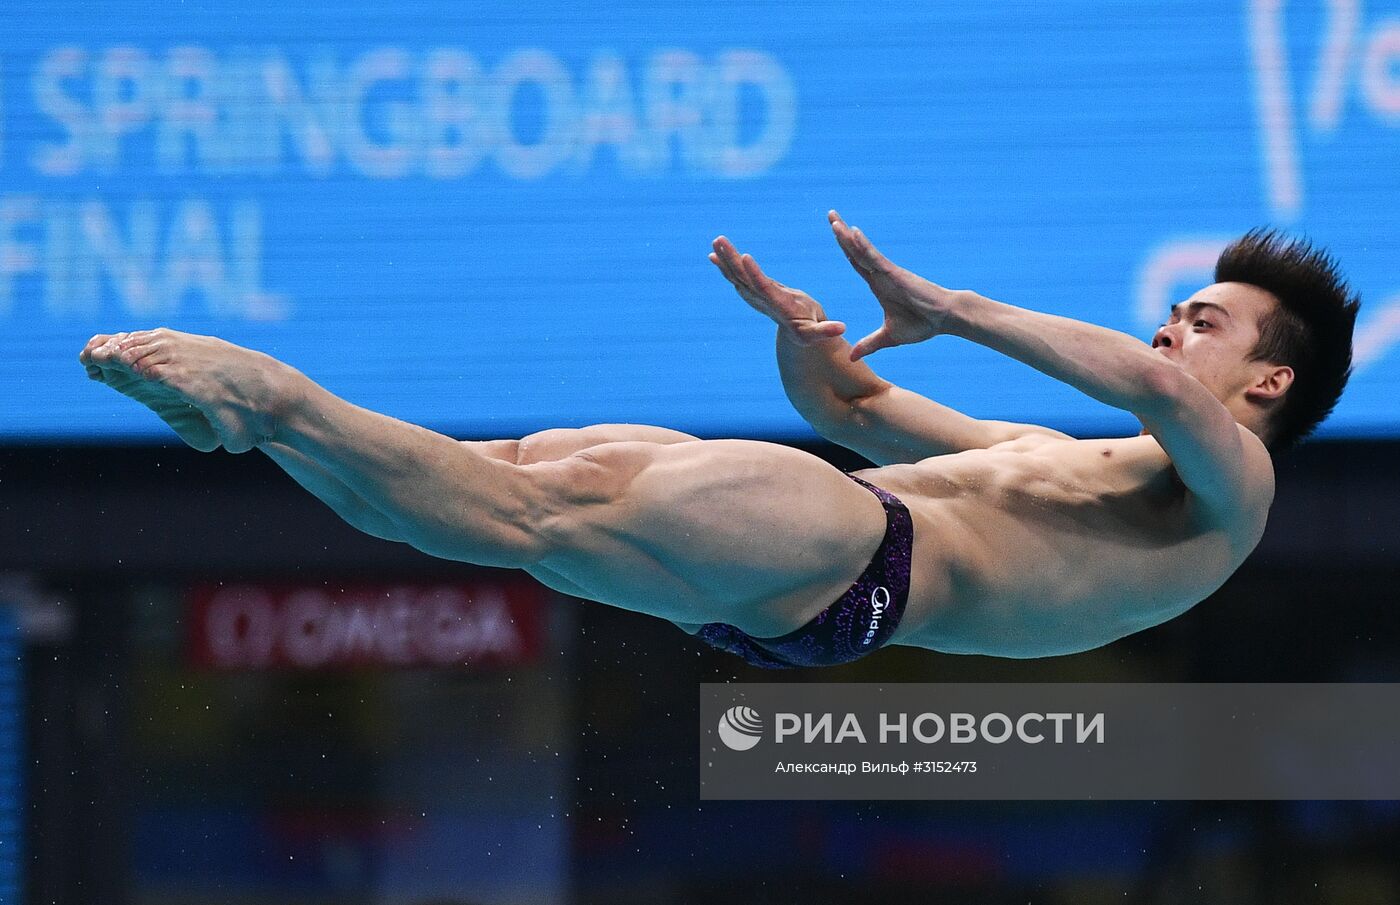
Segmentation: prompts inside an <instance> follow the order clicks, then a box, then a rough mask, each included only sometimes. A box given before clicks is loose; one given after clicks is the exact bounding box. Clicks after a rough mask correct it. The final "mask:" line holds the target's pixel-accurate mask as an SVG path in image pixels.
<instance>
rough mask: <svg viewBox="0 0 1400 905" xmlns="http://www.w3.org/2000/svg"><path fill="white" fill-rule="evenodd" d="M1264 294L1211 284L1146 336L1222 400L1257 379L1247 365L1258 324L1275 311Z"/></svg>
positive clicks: (1250, 288) (1253, 289)
mask: <svg viewBox="0 0 1400 905" xmlns="http://www.w3.org/2000/svg"><path fill="white" fill-rule="evenodd" d="M1277 305H1278V301H1277V300H1276V299H1275V298H1274V297H1273V296H1272V295H1271V294H1269V293H1268V292H1265V291H1264V290H1263V289H1260V288H1259V287H1257V286H1251V285H1249V284H1248V283H1215V284H1213V285H1210V286H1207V287H1205V288H1204V289H1202V290H1201V291H1200V292H1197V293H1196V294H1195V295H1193V296H1191V297H1190V298H1189V299H1187V300H1186V301H1184V302H1178V303H1177V304H1175V305H1173V306H1172V308H1171V314H1170V316H1169V317H1168V318H1167V322H1166V323H1164V324H1163V325H1162V326H1160V327H1158V328H1157V332H1156V333H1155V334H1153V336H1152V348H1154V349H1156V350H1157V351H1158V352H1159V353H1161V354H1162V355H1164V356H1166V357H1167V358H1168V359H1169V360H1170V361H1172V362H1173V363H1175V364H1176V365H1178V366H1180V367H1181V369H1182V370H1184V371H1186V373H1188V374H1190V375H1191V376H1192V377H1195V378H1196V379H1197V380H1199V381H1200V382H1201V383H1203V384H1204V385H1205V386H1206V388H1207V389H1209V390H1210V391H1211V392H1212V393H1213V394H1214V395H1215V398H1217V399H1219V400H1220V401H1221V402H1227V401H1229V400H1230V399H1231V398H1232V397H1234V396H1235V395H1237V394H1239V393H1242V392H1243V390H1244V389H1245V388H1246V387H1247V386H1250V385H1251V383H1252V381H1253V380H1254V379H1255V377H1256V376H1257V374H1256V372H1257V371H1258V370H1259V365H1261V364H1262V363H1261V362H1252V361H1250V354H1251V352H1253V350H1254V346H1255V344H1256V343H1258V342H1259V323H1260V321H1261V320H1262V319H1263V318H1264V317H1265V316H1266V315H1267V314H1268V313H1269V312H1271V311H1273V310H1274V308H1275V307H1277Z"/></svg>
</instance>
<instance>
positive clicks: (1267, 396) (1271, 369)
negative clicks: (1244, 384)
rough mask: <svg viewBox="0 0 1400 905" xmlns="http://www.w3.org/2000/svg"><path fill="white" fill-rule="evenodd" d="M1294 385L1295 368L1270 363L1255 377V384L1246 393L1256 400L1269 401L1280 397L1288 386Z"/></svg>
mask: <svg viewBox="0 0 1400 905" xmlns="http://www.w3.org/2000/svg"><path fill="white" fill-rule="evenodd" d="M1291 386H1293V369H1292V368H1290V367H1289V366H1288V365H1269V366H1268V369H1267V370H1265V371H1263V372H1262V373H1261V374H1260V375H1259V376H1258V377H1257V378H1255V381H1254V385H1253V386H1251V387H1250V388H1249V389H1248V390H1246V391H1245V395H1247V396H1249V397H1250V398H1252V399H1254V400H1255V401H1256V402H1268V401H1269V400H1271V399H1278V398H1279V397H1281V396H1282V395H1283V394H1284V393H1286V392H1288V388H1289V387H1291Z"/></svg>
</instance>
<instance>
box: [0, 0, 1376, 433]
mask: <svg viewBox="0 0 1400 905" xmlns="http://www.w3.org/2000/svg"><path fill="white" fill-rule="evenodd" d="M0 29H3V34H4V35H5V38H4V40H3V43H0V326H3V328H4V331H5V339H6V342H5V348H6V349H7V350H9V353H10V357H11V363H12V365H13V367H14V377H13V378H12V379H11V380H10V381H8V382H7V385H6V389H5V390H4V391H3V392H0V437H3V438H6V439H9V440H21V439H24V440H33V439H83V440H133V439H148V438H166V439H173V438H172V437H171V435H170V434H169V432H168V431H167V430H166V429H165V428H164V426H163V425H161V424H160V422H159V421H158V420H157V419H156V418H155V417H154V416H153V415H149V414H148V413H146V412H145V411H144V410H138V407H136V406H135V405H134V404H132V403H129V402H126V401H124V400H120V399H118V398H116V396H115V395H113V394H112V393H111V392H110V391H109V390H106V389H104V388H102V387H100V386H98V385H97V384H93V383H89V382H88V381H87V380H86V379H85V377H84V375H83V372H82V370H81V368H80V367H79V366H78V365H77V364H76V355H77V352H78V350H79V349H80V348H81V346H82V344H83V342H84V341H85V340H86V339H87V338H88V336H90V335H91V334H93V333H97V332H113V331H117V330H130V329H138V328H142V327H152V326H158V325H166V326H170V327H174V328H177V329H183V330H191V331H195V332H201V333H213V334H216V335H219V336H223V337H225V338H228V339H230V340H233V341H236V342H240V343H243V344H246V345H250V346H253V347H256V348H259V349H262V350H264V351H267V352H270V353H272V354H274V355H276V356H278V357H280V358H283V359H285V360H287V361H289V362H291V363H292V364H294V365H296V366H297V367H299V368H301V369H302V370H304V371H305V372H306V373H308V374H309V375H310V376H312V377H313V378H315V379H317V380H318V381H320V382H322V383H323V384H325V385H326V386H328V387H329V388H331V389H332V390H334V391H336V392H338V393H340V394H342V395H344V396H346V397H347V398H349V399H351V400H352V401H354V402H357V403H360V404H362V405H365V406H368V407H371V408H374V409H378V410H381V411H386V412H388V413H390V414H393V415H396V416H398V417H401V418H405V419H408V420H412V421H416V422H420V423H425V424H428V425H431V426H433V427H437V428H439V429H443V430H447V431H450V432H453V433H455V434H457V435H460V436H472V437H488V436H511V435H518V434H520V433H522V432H524V431H528V430H533V429H539V428H543V427H549V426H571V425H580V424H587V423H592V422H600V421H634V422H650V423H658V424H663V425H668V426H672V427H677V428H681V429H687V430H691V431H694V432H697V433H700V434H702V435H706V436H724V435H748V436H797V435H800V434H802V433H803V432H804V431H805V428H804V426H803V424H802V422H801V420H800V419H799V417H798V416H797V415H796V414H795V413H794V412H793V411H792V410H791V408H790V406H789V405H788V403H787V401H786V399H785V398H784V396H783V393H782V388H781V385H780V382H779V379H778V374H777V367H776V364H775V361H774V355H773V328H772V327H771V325H770V324H769V323H768V322H767V321H765V320H764V319H763V318H762V317H761V316H760V315H758V314H756V313H755V312H753V311H752V310H750V309H749V308H748V307H747V306H746V305H745V304H744V303H743V302H742V301H741V300H739V299H738V298H737V297H736V296H735V295H734V294H733V292H732V291H731V290H730V288H729V286H728V285H727V284H726V283H724V281H723V280H722V279H721V278H720V276H719V274H718V273H717V272H715V271H714V270H713V268H712V267H711V265H710V264H709V263H708V262H707V261H706V258H705V255H706V253H707V251H708V250H709V242H710V240H711V239H712V238H713V237H714V236H715V235H718V234H720V233H723V234H726V235H728V236H730V237H731V238H732V239H733V240H734V241H735V243H736V244H737V245H738V246H739V247H740V249H741V250H744V251H751V252H752V253H753V254H754V255H755V256H756V257H757V258H758V260H759V261H760V262H761V263H762V264H763V265H764V266H765V267H766V268H767V269H768V270H769V272H770V273H772V274H773V275H774V276H775V277H776V278H778V279H780V280H782V281H784V282H786V283H789V284H790V285H794V286H798V287H801V288H804V289H806V290H808V291H809V292H811V293H812V294H813V295H814V296H816V297H817V298H818V299H819V300H821V301H822V302H823V303H824V305H825V306H826V309H827V312H828V314H829V316H831V317H833V318H836V319H840V320H844V321H846V322H847V323H848V324H849V325H850V331H851V334H852V337H851V338H852V339H855V338H857V337H859V336H862V335H864V334H865V333H866V332H868V331H870V330H872V329H874V327H875V326H876V325H878V323H879V319H880V311H879V308H878V306H877V305H876V303H875V302H874V300H873V299H872V298H871V297H870V296H869V295H868V293H867V291H866V289H865V287H864V285H863V283H861V282H860V280H859V279H858V277H857V276H856V275H855V274H854V273H853V272H851V271H850V269H849V266H848V265H847V263H846V261H845V259H844V258H843V257H842V256H841V254H840V253H839V251H838V249H837V248H836V246H835V243H834V242H833V241H832V239H831V237H830V234H829V232H828V230H827V227H826V223H825V218H824V214H825V212H826V210H827V209H828V208H832V207H834V208H837V209H839V210H841V211H842V213H843V214H844V215H845V216H846V217H847V219H848V220H849V221H850V222H852V223H853V224H855V225H858V226H861V227H862V228H863V229H864V230H865V231H866V232H867V233H868V234H869V235H870V236H871V237H872V238H873V239H874V240H875V241H876V242H877V243H878V244H879V245H880V246H881V248H882V250H884V251H885V252H886V253H887V254H888V255H890V256H891V257H892V258H894V259H895V260H896V261H898V262H900V263H903V264H905V265H907V266H909V267H911V268H912V269H914V270H916V271H918V272H920V273H922V274H923V275H925V276H928V277H929V278H931V279H933V280H936V281H938V282H940V283H942V284H944V285H947V286H953V287H959V288H964V287H965V288H973V289H976V290H978V291H980V292H982V293H983V294H986V295H989V296H992V297H994V298H998V299H1001V300H1003V301H1007V302H1012V303H1014V304H1019V305H1023V306H1026V307H1031V308H1035V309H1038V310H1042V311H1049V312H1053V313H1057V314H1065V315H1069V316H1072V317H1077V318H1081V319H1085V320H1089V321H1093V322H1095V323H1099V324H1103V325H1106V326H1110V327H1114V328H1117V329H1121V330H1124V331H1127V332H1130V333H1133V334H1134V335H1137V336H1139V337H1143V338H1146V337H1147V336H1149V335H1150V332H1151V330H1152V328H1153V327H1154V326H1155V325H1156V324H1157V323H1158V322H1159V321H1160V319H1161V318H1162V316H1163V314H1164V313H1165V311H1166V308H1167V306H1168V305H1169V304H1171V302H1173V301H1177V300H1179V299H1181V298H1184V297H1185V296H1186V295H1188V294H1189V293H1190V292H1191V291H1194V289H1195V288H1198V287H1199V286H1200V285H1203V284H1204V283H1206V282H1209V268H1210V264H1211V262H1212V261H1213V259H1214V255H1215V253H1216V251H1217V250H1218V249H1219V247H1220V246H1221V245H1222V244H1223V243H1224V242H1225V241H1227V240H1228V239H1229V238H1230V237H1231V236H1233V235H1237V234H1239V233H1240V232H1243V231H1244V230H1245V229H1247V228H1249V227H1251V226H1254V225H1259V224H1272V225H1278V226H1282V227H1286V228H1288V229H1291V230H1295V231H1298V232H1305V233H1307V234H1309V235H1310V236H1312V237H1313V238H1314V239H1315V240H1317V241H1318V242H1320V243H1323V244H1325V245H1327V246H1328V247H1330V248H1331V249H1332V250H1333V251H1334V252H1335V253H1336V254H1337V256H1338V257H1339V258H1340V260H1341V262H1342V264H1343V266H1344V268H1345V270H1346V271H1347V273H1348V274H1349V275H1350V276H1351V278H1352V280H1353V282H1354V284H1355V285H1356V287H1357V288H1359V289H1360V290H1361V292H1362V294H1363V296H1364V298H1365V300H1366V309H1365V311H1364V313H1363V316H1362V318H1361V322H1360V324H1359V327H1358V334H1357V347H1356V348H1357V370H1356V374H1355V377H1354V378H1353V383H1352V387H1351V389H1350V390H1349V392H1348V395H1347V396H1346V397H1345V399H1344V400H1343V402H1342V404H1341V405H1340V406H1339V408H1338V409H1337V412H1336V414H1335V416H1334V417H1333V419H1332V421H1331V422H1330V423H1329V425H1328V426H1327V428H1326V430H1325V432H1326V433H1330V434H1332V435H1351V436H1355V435H1390V436H1394V435H1397V434H1400V380H1397V379H1396V377H1395V376H1394V372H1395V370H1396V366H1397V365H1398V364H1400V348H1397V347H1398V346H1400V268H1397V267H1396V266H1395V264H1396V262H1397V261H1400V255H1397V248H1400V242H1397V240H1396V235H1397V231H1396V226H1397V224H1398V223H1400V167H1397V160H1398V159H1400V153H1398V152H1400V7H1396V6H1394V5H1392V6H1390V7H1383V6H1376V5H1369V4H1362V3H1360V2H1355V0H1334V2H1330V3H1321V2H1318V3H1308V4H1288V3H1282V2H1273V0H1253V2H1239V3H1218V2H1214V0H1210V2H1206V0H1201V2H1179V3H1172V4H1113V3H1103V2H1100V3H1090V2H1065V3H1058V4H1040V3H1021V2H1017V3H993V4H977V5H967V4H942V3H939V4H922V3H920V4H914V3H909V4H904V5H876V6H872V5H870V4H835V3H833V4H829V5H802V6H793V5H790V4H779V3H749V4H735V5H723V4H721V5H715V4H689V3H685V4H665V3H656V4H619V5H603V6H589V5H586V4H572V3H571V4H561V3H548V2H546V3H538V4H528V5H518V4H470V3H469V4H461V3H447V2H429V0H408V2H404V3H399V4H392V5H391V4H377V5H376V7H375V8H371V7H368V6H356V5H342V4H327V3H320V2H315V3H311V4H289V3H277V4H272V3H266V2H262V0H250V2H243V3H239V4H229V3H222V4H219V3H197V2H191V3H185V4H180V5H178V6H169V5H166V4H145V3H114V4H88V3H75V2H69V0H59V2H44V3H39V2H36V0H19V2H10V3H7V4H5V5H4V6H3V8H0ZM870 363H871V365H872V366H873V367H874V368H875V369H876V371H877V372H878V373H880V374H881V375H882V376H884V377H886V378H888V379H890V380H893V381H895V382H896V383H899V384H901V385H904V386H906V387H908V388H910V389H913V390H916V391H919V392H923V393H925V394H927V395H929V396H931V397H933V398H936V399H938V400H940V401H942V402H944V403H946V404H949V405H952V406H955V407H957V408H960V409H962V410H964V411H967V412H969V413H970V414H973V415H977V416H981V417H994V418H1004V419H1012V420H1022V421H1035V422H1039V423H1044V424H1048V425H1051V426H1055V427H1059V428H1062V429H1066V430H1071V431H1074V432H1078V433H1092V432H1117V433H1121V432H1130V431H1131V430H1132V429H1133V426H1134V422H1133V421H1132V419H1131V418H1130V417H1129V416H1127V415H1125V414H1123V413H1120V412H1114V411H1112V410H1110V409H1107V408H1104V407H1103V406H1101V405H1099V404H1098V403H1095V402H1093V401H1091V400H1089V399H1088V398H1086V397H1083V396H1081V395H1079V394H1078V393H1076V392H1075V391H1073V390H1071V389H1069V388H1067V387H1064V386H1061V385H1059V384H1056V383H1055V382H1053V381H1051V380H1049V379H1048V378H1045V377H1043V376H1041V375H1039V374H1036V373H1035V372H1033V371H1031V370H1030V369H1028V368H1026V367H1024V366H1022V365H1020V364H1018V363H1016V362H1013V361H1009V360H1006V359H1004V358H1002V357H1000V356H998V355H996V354H995V353H992V352H989V351H987V350H985V349H980V348H977V347H974V346H972V345H970V344H968V343H966V342H963V341H961V340H956V339H951V338H940V339H936V340H934V341H932V342H930V343H927V344H923V345H920V346H914V347H909V348H901V349H896V350H889V351H885V352H881V353H878V354H876V355H875V356H874V357H872V358H871V359H870Z"/></svg>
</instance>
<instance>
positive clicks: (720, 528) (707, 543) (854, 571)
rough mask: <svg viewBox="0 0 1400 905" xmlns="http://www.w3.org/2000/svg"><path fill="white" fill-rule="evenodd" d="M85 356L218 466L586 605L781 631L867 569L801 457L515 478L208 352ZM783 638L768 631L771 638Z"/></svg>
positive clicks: (831, 480) (637, 457) (243, 355)
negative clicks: (212, 442) (244, 460)
mask: <svg viewBox="0 0 1400 905" xmlns="http://www.w3.org/2000/svg"><path fill="white" fill-rule="evenodd" d="M109 345H110V344H104V345H103V346H102V347H100V348H99V349H97V350H95V351H93V352H92V353H91V357H92V358H95V359H98V360H99V363H101V362H102V361H106V362H109V363H111V362H116V363H117V364H116V366H118V367H121V368H125V369H129V370H130V371H131V373H133V374H135V375H137V376H139V377H141V379H143V380H151V381H155V382H158V383H160V384H161V385H162V386H163V387H165V388H168V389H170V390H173V391H174V392H175V394H176V395H177V396H178V397H179V398H180V399H181V400H182V401H183V402H185V403H188V404H190V405H193V406H194V407H196V408H197V409H199V411H200V412H201V413H202V414H203V415H204V417H205V418H206V419H208V421H209V423H210V424H211V425H212V426H213V427H214V429H215V431H216V433H217V434H218V436H219V439H220V442H221V443H222V444H223V445H224V447H225V448H226V449H229V450H230V451H231V452H237V451H242V450H246V449H250V448H252V447H253V446H254V445H259V444H267V443H274V442H276V443H282V444H285V445H286V446H288V447H290V448H291V449H293V450H295V451H297V452H298V453H301V454H302V455H304V456H306V457H308V458H309V459H311V460H313V461H315V462H317V463H318V464H319V465H320V466H322V467H324V468H326V469H327V470H328V471H330V472H331V473H332V474H333V475H335V477H336V478H338V479H339V480H341V481H343V482H344V483H345V484H346V485H347V486H348V487H349V488H350V489H351V490H352V491H354V492H355V493H356V494H357V495H358V496H359V497H361V498H362V499H363V500H365V501H366V502H367V503H368V504H369V505H370V506H372V507H374V508H375V509H377V510H379V511H380V512H382V513H384V514H385V515H386V516H387V517H388V518H389V519H390V521H391V522H392V523H393V525H394V526H395V528H396V529H397V530H398V532H399V536H401V537H402V538H403V539H404V540H406V541H407V542H409V543H411V544H413V545H414V546H415V547H417V548H419V549H421V550H423V551H425V552H428V553H430V554H433V555H436V556H441V557H444V558H450V559H459V560H464V561H467V562H473V563H478V564H481V565H490V566H503V567H515V568H528V567H530V566H532V565H539V566H542V567H544V568H547V569H549V570H551V571H553V572H555V573H557V574H559V575H561V576H562V577H563V578H564V579H566V580H567V581H569V582H571V583H572V584H573V585H575V586H577V587H578V588H580V589H582V590H583V591H584V592H585V596H589V597H591V598H593V599H597V600H602V601H604V602H608V603H613V604H616V605H619V606H624V607H628V608H630V609H636V610H640V611H642V612H648V613H653V614H655V615H658V616H663V617H665V618H668V619H672V620H673V621H677V622H687V623H697V622H706V621H714V620H716V619H723V620H724V621H728V622H732V623H733V624H735V625H737V626H739V627H740V628H742V629H744V630H746V631H751V632H752V633H754V634H765V633H767V632H766V631H765V629H771V628H774V627H777V628H779V629H783V628H793V627H796V625H797V624H801V622H802V621H805V619H801V620H797V621H796V622H795V623H794V619H793V617H794V614H793V613H791V612H778V611H776V610H774V609H773V605H774V601H788V602H790V601H793V600H797V601H801V606H803V607H806V608H807V613H806V615H807V616H810V615H812V614H814V613H815V610H814V609H812V607H816V608H818V609H819V608H820V607H821V606H825V604H826V603H827V602H828V601H829V599H834V598H835V597H836V596H837V595H838V594H839V593H840V592H841V591H843V590H844V589H845V587H846V586H847V585H848V584H849V583H850V582H851V581H852V580H854V579H855V577H856V576H858V575H859V574H860V572H861V571H862V570H863V569H864V567H865V565H866V564H867V562H868V561H869V557H870V556H871V555H872V554H873V553H874V551H875V549H876V548H877V547H878V546H879V543H880V540H881V538H882V536H883V533H884V527H885V517H884V512H883V507H882V506H881V505H880V503H879V501H878V500H876V499H874V497H873V496H872V495H871V494H869V493H868V492H867V491H865V490H864V489H863V488H861V487H859V486H858V485H856V484H855V483H854V482H851V481H849V480H848V479H847V478H846V477H845V476H844V475H843V474H841V472H840V471H838V470H837V469H835V468H833V467H831V466H830V465H828V464H827V463H825V462H823V461H822V460H820V459H818V458H816V457H814V456H811V455H808V454H806V453H803V452H800V451H797V450H793V449H790V448H788V447H784V446H777V445H774V444H767V443H755V442H751V441H740V440H716V441H698V442H681V443H674V444H658V443H651V442H615V443H604V444H601V445H598V446H593V447H590V448H588V449H584V450H582V451H580V452H577V453H575V454H573V455H569V456H567V457H565V458H563V459H560V460H556V461H545V462H538V463H534V464H530V465H517V464H514V463H511V462H506V461H502V460H499V459H495V458H491V457H489V456H484V455H482V454H481V453H479V452H477V451H475V450H473V449H471V448H470V447H468V446H466V445H464V444H461V443H459V442H457V441H455V440H453V439H451V438H449V437H445V436H443V435H441V434H438V433H435V432H433V431H430V430H426V429H424V428H421V427H417V426H415V425H411V424H406V423H404V422H401V421H397V420H395V419H393V418H389V417H386V416H384V415H379V414H376V413H374V412H370V411H367V410H365V409H362V408H359V407H357V406H354V405H351V404H350V403H348V402H346V401H344V400H342V399H339V398H337V397H335V396H334V395H332V394H331V393H329V392H328V391H326V390H325V389H323V388H321V387H319V386H317V385H316V384H314V383H312V382H311V381H310V380H309V379H307V378H306V377H305V376H304V375H302V374H300V373H299V372H297V371H296V370H295V369H292V368H290V367H288V366H287V365H284V364H282V363H281V362H278V361H276V360H275V359H272V358H270V357H268V356H266V355H262V354H261V353H256V352H252V351H250V350H247V349H242V348H239V347H237V346H233V345H231V344H229V343H225V342H223V341H221V340H217V339H215V338H213V337H199V336H190V335H187V334H180V333H174V332H172V331H148V332H146V333H142V334H131V336H130V337H128V338H127V339H126V340H124V341H122V342H120V343H117V344H115V347H109ZM773 633H780V632H773Z"/></svg>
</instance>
